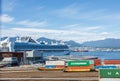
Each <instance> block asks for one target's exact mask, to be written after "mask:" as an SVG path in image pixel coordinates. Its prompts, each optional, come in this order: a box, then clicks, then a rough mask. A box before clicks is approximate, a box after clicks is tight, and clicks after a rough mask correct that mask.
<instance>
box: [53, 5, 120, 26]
mask: <svg viewBox="0 0 120 81" xmlns="http://www.w3.org/2000/svg"><path fill="white" fill-rule="evenodd" d="M81 5H82V6H81ZM54 14H56V15H57V16H58V17H61V18H64V19H65V18H67V19H74V20H82V21H95V22H103V24H109V22H110V23H111V24H112V23H117V24H118V21H120V13H119V12H117V13H116V12H111V11H110V9H106V8H92V7H91V6H90V5H89V4H85V5H84V4H79V5H78V4H71V5H68V6H66V7H64V8H61V9H57V10H55V11H54ZM106 22H107V23H106Z"/></svg>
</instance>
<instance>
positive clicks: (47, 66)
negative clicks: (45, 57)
mask: <svg viewBox="0 0 120 81" xmlns="http://www.w3.org/2000/svg"><path fill="white" fill-rule="evenodd" d="M45 68H46V69H53V68H56V66H55V65H46V66H45Z"/></svg>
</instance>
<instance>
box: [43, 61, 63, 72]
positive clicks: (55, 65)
mask: <svg viewBox="0 0 120 81" xmlns="http://www.w3.org/2000/svg"><path fill="white" fill-rule="evenodd" d="M64 67H65V62H64V61H46V66H45V68H46V69H53V70H62V69H63V68H64Z"/></svg>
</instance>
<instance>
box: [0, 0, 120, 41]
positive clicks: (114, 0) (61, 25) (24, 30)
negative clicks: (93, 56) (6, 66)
mask: <svg viewBox="0 0 120 81" xmlns="http://www.w3.org/2000/svg"><path fill="white" fill-rule="evenodd" d="M1 4H2V6H1V10H2V13H1V14H0V18H1V20H0V22H1V23H2V27H1V28H2V31H1V34H2V35H1V36H10V37H12V36H18V35H19V36H31V37H33V38H34V39H37V38H39V37H43V36H44V37H48V38H52V39H58V40H64V41H66V40H74V41H77V42H85V41H93V40H102V39H105V38H120V27H119V26H120V5H119V4H120V0H1Z"/></svg>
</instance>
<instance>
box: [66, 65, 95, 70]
mask: <svg viewBox="0 0 120 81" xmlns="http://www.w3.org/2000/svg"><path fill="white" fill-rule="evenodd" d="M93 68H94V65H90V66H69V67H67V69H93Z"/></svg>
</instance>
